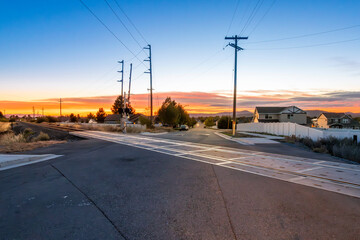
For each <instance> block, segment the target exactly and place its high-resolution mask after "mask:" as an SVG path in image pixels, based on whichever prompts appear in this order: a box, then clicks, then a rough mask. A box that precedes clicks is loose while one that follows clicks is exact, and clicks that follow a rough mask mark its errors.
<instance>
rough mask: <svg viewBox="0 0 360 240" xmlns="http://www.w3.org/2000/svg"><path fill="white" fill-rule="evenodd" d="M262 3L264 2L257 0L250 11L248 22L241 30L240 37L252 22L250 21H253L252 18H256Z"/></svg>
mask: <svg viewBox="0 0 360 240" xmlns="http://www.w3.org/2000/svg"><path fill="white" fill-rule="evenodd" d="M263 3H264V0H258V1H257V2H256V4H255V7H254V9H253V10H252V12H251V14H250V16H249V18H248V20H247V21H246V22H245V25H244V27H243V29H242V30H241V32H240V35H241V34H242V33H243V32H244V31H245V30H246V29H247V27H248V26H249V25H250V23H251V22H252V20H253V19H254V17H255V16H256V14H257V12H258V11H259V9H260V7H261V5H262V4H263Z"/></svg>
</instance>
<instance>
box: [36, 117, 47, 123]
mask: <svg viewBox="0 0 360 240" xmlns="http://www.w3.org/2000/svg"><path fill="white" fill-rule="evenodd" d="M42 122H46V117H38V118H37V119H36V123H42Z"/></svg>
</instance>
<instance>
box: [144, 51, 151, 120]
mask: <svg viewBox="0 0 360 240" xmlns="http://www.w3.org/2000/svg"><path fill="white" fill-rule="evenodd" d="M144 49H148V50H149V58H147V59H145V60H144V61H148V62H149V65H150V66H149V70H148V71H147V72H145V73H149V74H150V120H151V123H152V122H153V95H152V90H153V88H152V63H151V45H150V44H148V45H147V47H145V48H144Z"/></svg>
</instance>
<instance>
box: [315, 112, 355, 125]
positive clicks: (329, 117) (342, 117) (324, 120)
mask: <svg viewBox="0 0 360 240" xmlns="http://www.w3.org/2000/svg"><path fill="white" fill-rule="evenodd" d="M315 127H318V128H349V129H359V128H360V124H359V122H358V121H356V120H354V119H352V117H351V116H350V115H348V114H346V113H330V112H328V113H322V114H320V116H319V117H318V118H317V122H316V126H315Z"/></svg>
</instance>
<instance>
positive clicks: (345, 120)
mask: <svg viewBox="0 0 360 240" xmlns="http://www.w3.org/2000/svg"><path fill="white" fill-rule="evenodd" d="M342 122H343V123H349V122H350V120H349V119H348V118H344V119H343V120H342Z"/></svg>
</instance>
